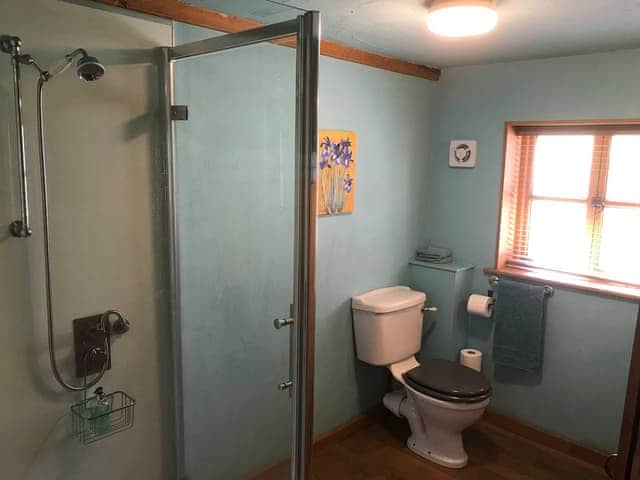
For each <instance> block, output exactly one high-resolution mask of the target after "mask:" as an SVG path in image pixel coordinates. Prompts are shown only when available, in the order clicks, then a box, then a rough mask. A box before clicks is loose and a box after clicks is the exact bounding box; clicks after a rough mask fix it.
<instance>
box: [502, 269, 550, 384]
mask: <svg viewBox="0 0 640 480" xmlns="http://www.w3.org/2000/svg"><path fill="white" fill-rule="evenodd" d="M544 298H545V288H544V286H542V285H529V284H526V283H522V282H514V281H511V280H506V279H504V278H501V279H500V282H499V283H498V292H497V298H496V304H495V310H494V319H495V331H494V334H493V362H494V363H495V364H496V365H503V366H505V367H511V368H517V369H519V370H525V371H527V372H531V373H536V372H538V371H539V370H540V368H541V367H542V352H543V343H544Z"/></svg>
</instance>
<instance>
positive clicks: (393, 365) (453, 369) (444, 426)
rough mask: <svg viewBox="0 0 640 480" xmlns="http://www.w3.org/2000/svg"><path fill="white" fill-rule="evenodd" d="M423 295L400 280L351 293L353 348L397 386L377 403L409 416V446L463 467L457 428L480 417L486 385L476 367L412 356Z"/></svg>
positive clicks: (486, 398) (417, 344) (418, 335)
mask: <svg viewBox="0 0 640 480" xmlns="http://www.w3.org/2000/svg"><path fill="white" fill-rule="evenodd" d="M425 301H426V296H425V294H424V293H422V292H416V291H413V290H411V289H410V288H408V287H403V286H399V287H389V288H382V289H378V290H373V291H371V292H368V293H365V294H363V295H359V296H357V297H354V298H353V299H352V308H353V319H354V331H355V336H356V351H357V355H358V358H359V359H360V360H362V361H364V362H366V363H369V364H372V365H380V366H386V367H387V368H388V369H389V370H390V371H391V374H392V375H393V377H394V378H395V380H396V381H398V382H399V383H400V385H401V386H402V388H401V389H400V390H396V391H394V392H390V393H387V394H386V395H385V396H384V399H383V404H384V405H385V407H386V408H387V409H388V410H390V411H391V412H392V413H393V414H394V415H396V416H398V417H402V418H406V419H407V421H408V422H409V427H410V429H411V435H410V437H409V438H408V440H407V446H408V447H409V449H410V450H411V451H413V452H414V453H416V454H417V455H420V456H421V457H423V458H426V459H428V460H430V461H432V462H435V463H438V464H440V465H443V466H445V467H449V468H463V467H465V466H466V465H467V463H468V455H467V453H466V451H465V450H464V445H463V442H462V431H463V430H464V429H466V428H467V427H469V426H471V425H473V424H474V423H475V422H477V421H478V420H479V419H480V418H481V417H482V414H483V413H484V411H485V409H486V407H487V405H488V404H489V401H490V399H491V385H490V384H489V382H488V381H487V379H486V378H485V377H484V375H482V374H481V373H479V372H476V371H475V370H472V369H470V368H467V367H464V366H462V365H459V364H457V363H454V362H449V361H446V360H428V361H425V362H423V363H422V364H420V363H419V362H418V361H417V360H416V358H415V356H414V355H415V353H416V352H417V351H418V350H419V349H420V343H421V342H420V339H421V336H422V309H423V306H424V302H425Z"/></svg>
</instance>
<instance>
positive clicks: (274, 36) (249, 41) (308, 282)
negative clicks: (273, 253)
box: [159, 11, 320, 480]
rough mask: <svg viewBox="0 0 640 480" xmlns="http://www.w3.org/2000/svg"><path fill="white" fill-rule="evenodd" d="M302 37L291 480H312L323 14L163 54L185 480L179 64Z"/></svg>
mask: <svg viewBox="0 0 640 480" xmlns="http://www.w3.org/2000/svg"><path fill="white" fill-rule="evenodd" d="M293 36H295V38H296V42H297V43H296V77H297V80H296V159H295V196H296V202H295V252H294V264H295V267H294V272H295V274H294V275H295V278H294V307H293V312H292V313H293V318H294V319H295V321H294V323H293V325H292V327H293V342H292V352H291V355H292V357H291V358H292V359H293V361H292V365H291V370H292V371H291V380H292V381H293V388H292V389H291V390H292V400H293V402H292V418H293V422H292V426H293V432H292V434H293V435H292V439H293V440H292V445H291V474H290V479H291V480H306V479H308V478H310V461H311V445H312V440H313V377H314V356H315V355H314V351H315V350H314V347H315V346H314V340H315V255H316V222H317V218H316V213H317V212H316V175H317V172H316V161H317V160H316V159H317V148H318V71H319V58H320V14H319V13H318V12H315V11H310V12H307V13H305V14H304V15H300V16H299V17H297V18H296V19H294V20H289V21H285V22H281V23H275V24H272V25H266V26H264V27H260V28H256V29H252V30H247V31H243V32H238V33H231V34H227V35H222V36H218V37H213V38H209V39H205V40H201V41H196V42H192V43H187V44H184V45H180V46H176V47H162V48H160V49H159V57H160V58H159V75H160V82H161V91H160V93H161V96H162V98H161V100H162V102H163V103H162V111H161V116H162V134H163V135H164V138H165V139H166V142H165V143H164V149H165V152H164V153H165V159H166V165H165V168H166V175H167V182H168V184H167V187H168V195H167V197H168V198H167V201H168V213H169V218H168V230H169V232H168V233H169V252H170V254H169V255H170V258H169V261H170V271H169V275H170V287H171V295H170V313H171V330H172V347H173V352H172V353H173V370H174V371H173V378H174V408H175V427H174V428H175V433H176V452H175V453H176V465H177V469H178V478H179V479H182V478H184V473H185V472H184V418H183V398H182V365H181V363H182V339H181V318H180V277H179V273H180V272H179V261H180V258H179V250H178V248H179V238H178V225H177V220H178V219H177V209H176V198H177V185H176V150H175V125H174V121H173V120H172V107H173V105H174V98H175V97H174V88H173V87H174V78H173V64H174V63H175V62H176V61H179V60H183V59H186V58H193V57H198V56H202V55H208V54H212V53H216V52H221V51H224V50H230V49H235V48H240V47H244V46H248V45H253V44H257V43H263V42H273V41H276V40H279V39H282V38H285V37H293Z"/></svg>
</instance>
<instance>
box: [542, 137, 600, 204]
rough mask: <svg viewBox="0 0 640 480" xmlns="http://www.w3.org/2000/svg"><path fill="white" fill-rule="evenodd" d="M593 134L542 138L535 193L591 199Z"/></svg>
mask: <svg viewBox="0 0 640 480" xmlns="http://www.w3.org/2000/svg"><path fill="white" fill-rule="evenodd" d="M592 160H593V135H539V136H538V138H537V140H536V149H535V156H534V159H533V194H534V195H538V196H542V197H559V198H576V199H583V198H587V195H588V194H589V181H590V178H591V161H592Z"/></svg>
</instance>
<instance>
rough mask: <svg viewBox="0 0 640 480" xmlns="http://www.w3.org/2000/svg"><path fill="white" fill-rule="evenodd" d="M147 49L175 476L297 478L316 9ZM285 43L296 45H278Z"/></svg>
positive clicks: (310, 294)
mask: <svg viewBox="0 0 640 480" xmlns="http://www.w3.org/2000/svg"><path fill="white" fill-rule="evenodd" d="M175 42H176V45H177V46H175V47H173V48H162V49H160V66H161V68H160V74H161V81H162V93H163V100H164V109H163V125H164V127H163V128H164V132H163V133H164V135H165V137H166V144H165V148H166V152H165V153H166V158H167V165H166V168H167V179H168V189H169V195H168V198H169V209H168V211H169V221H168V225H169V238H170V246H169V247H170V248H169V252H170V265H171V272H170V281H171V312H172V330H173V332H172V335H173V348H174V351H173V359H174V381H175V404H176V425H175V429H176V438H177V441H176V458H177V465H178V470H179V471H178V478H188V479H190V480H198V479H205V478H206V479H209V478H228V479H234V478H260V476H261V474H263V473H265V472H268V473H269V475H271V476H270V478H274V476H273V475H274V472H280V473H275V474H276V475H278V478H291V479H305V478H308V468H309V458H310V446H311V439H312V412H313V361H314V351H313V338H314V301H315V300H314V262H315V258H314V255H315V242H316V208H315V196H316V193H315V168H316V167H315V165H316V149H317V108H318V98H317V95H318V59H319V46H320V18H319V14H318V13H317V12H308V13H305V14H304V15H301V16H299V17H298V18H295V19H293V20H290V21H285V22H281V23H276V24H272V25H267V26H264V27H261V28H257V29H254V30H249V31H244V32H239V33H232V34H226V35H220V36H215V37H213V38H211V31H210V30H204V29H198V28H195V27H189V26H186V25H183V28H182V29H181V30H180V31H177V32H176V40H175ZM290 47H293V48H290Z"/></svg>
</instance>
